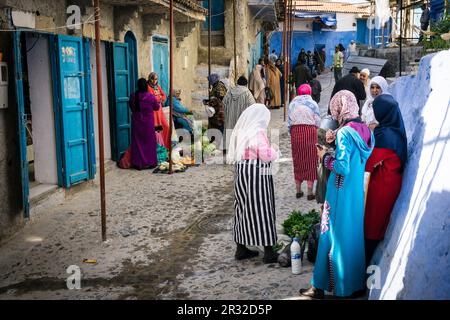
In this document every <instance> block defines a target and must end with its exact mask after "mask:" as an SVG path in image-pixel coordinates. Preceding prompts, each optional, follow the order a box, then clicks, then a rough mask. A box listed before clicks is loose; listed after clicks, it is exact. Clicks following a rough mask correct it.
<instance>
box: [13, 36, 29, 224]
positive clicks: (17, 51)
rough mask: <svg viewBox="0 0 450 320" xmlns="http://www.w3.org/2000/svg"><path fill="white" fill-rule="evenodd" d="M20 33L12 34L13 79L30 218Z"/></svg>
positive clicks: (24, 194)
mask: <svg viewBox="0 0 450 320" xmlns="http://www.w3.org/2000/svg"><path fill="white" fill-rule="evenodd" d="M21 35H22V33H21V32H20V31H17V32H14V33H13V46H14V50H13V51H14V78H15V82H16V83H15V85H16V92H15V93H16V101H17V111H18V131H19V132H18V133H19V146H20V150H19V154H20V173H21V182H22V208H23V215H24V217H25V218H29V217H30V203H29V194H30V189H29V180H28V179H29V177H28V159H27V136H26V121H27V118H26V115H25V104H24V95H23V70H22V46H21V41H20V38H21Z"/></svg>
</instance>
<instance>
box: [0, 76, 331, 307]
mask: <svg viewBox="0 0 450 320" xmlns="http://www.w3.org/2000/svg"><path fill="white" fill-rule="evenodd" d="M327 76H328V77H329V75H324V76H323V77H324V80H322V81H323V83H322V85H323V86H324V87H325V88H326V86H327V83H326V81H327V79H326V77H327ZM331 81H332V80H331ZM331 89H332V87H331ZM331 89H329V88H328V89H327V90H328V91H331ZM327 90H325V92H324V94H323V97H322V103H321V109H322V111H323V109H324V108H326V103H327V102H328V98H327V97H326V96H327V95H328V96H329V92H328V91H327ZM327 92H328V93H327ZM322 105H323V106H322ZM324 106H325V107H324ZM325 112H326V109H325ZM272 115H273V117H272V123H271V127H272V128H275V129H279V130H280V149H281V151H282V154H283V159H282V161H281V162H280V164H279V172H278V173H277V174H276V175H275V193H276V209H277V211H276V214H277V223H278V230H279V232H281V227H280V224H281V223H282V221H283V220H284V219H285V218H286V217H287V216H288V214H289V213H290V212H291V211H292V210H301V211H303V212H307V211H309V210H311V209H316V210H318V209H319V207H318V205H317V203H316V202H315V201H306V199H305V198H302V199H296V198H295V183H294V179H293V168H292V159H291V153H290V139H289V135H288V133H287V128H286V125H285V123H283V110H273V111H272ZM303 187H304V188H306V186H303ZM304 191H306V190H304ZM233 201H234V195H233V171H232V168H231V167H229V166H225V165H220V164H214V165H202V166H200V167H194V168H190V169H189V170H188V171H186V172H185V173H180V174H175V175H172V176H169V175H161V174H153V173H152V172H150V171H141V172H139V171H134V170H119V169H113V170H112V171H111V172H109V173H108V175H107V211H108V218H107V221H108V241H107V242H106V243H103V242H102V241H101V231H100V210H99V191H98V187H97V186H95V187H90V188H86V189H85V190H84V191H81V192H79V193H77V194H75V195H73V196H71V197H70V198H69V199H67V200H66V201H65V203H64V204H63V205H57V206H52V207H51V208H50V209H46V210H41V211H40V212H37V214H36V215H35V217H33V219H32V220H31V221H30V222H29V223H28V224H27V225H26V226H25V228H24V229H23V230H22V231H20V232H19V233H18V234H16V235H15V236H14V237H13V238H11V239H10V240H8V241H7V242H6V243H3V244H2V245H1V246H0V256H1V260H0V299H285V298H290V297H294V296H296V295H297V292H298V289H299V288H301V287H305V286H308V283H309V281H310V279H311V271H312V265H311V264H310V263H308V262H307V261H305V262H304V269H303V273H302V274H300V275H292V273H291V270H290V268H281V267H280V266H279V265H278V264H271V265H264V264H263V263H262V254H261V255H260V256H259V257H257V258H254V259H251V260H248V261H244V262H237V261H235V260H234V258H233V256H234V250H235V246H234V243H233V241H232V233H231V226H232V219H233ZM84 259H95V260H96V261H97V264H88V263H83V260H84ZM71 265H75V266H79V267H80V268H81V273H82V279H81V289H80V290H68V289H67V283H66V279H67V277H68V276H69V274H68V273H67V268H68V267H69V266H71Z"/></svg>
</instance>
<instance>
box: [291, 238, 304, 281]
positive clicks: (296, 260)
mask: <svg viewBox="0 0 450 320" xmlns="http://www.w3.org/2000/svg"><path fill="white" fill-rule="evenodd" d="M300 254H301V248H300V243H299V242H298V238H294V241H292V244H291V266H292V274H300V273H302V259H301V256H300Z"/></svg>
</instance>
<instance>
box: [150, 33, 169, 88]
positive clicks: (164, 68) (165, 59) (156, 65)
mask: <svg viewBox="0 0 450 320" xmlns="http://www.w3.org/2000/svg"><path fill="white" fill-rule="evenodd" d="M153 71H154V72H156V73H157V74H158V77H159V78H158V79H159V85H160V86H161V88H162V89H163V91H164V93H165V94H166V95H167V96H169V46H168V40H167V38H163V37H153Z"/></svg>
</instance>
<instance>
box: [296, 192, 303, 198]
mask: <svg viewBox="0 0 450 320" xmlns="http://www.w3.org/2000/svg"><path fill="white" fill-rule="evenodd" d="M304 195H305V194H304V193H303V192H302V191H301V192H299V193H297V194H296V197H297V199H300V198H301V197H303V196H304Z"/></svg>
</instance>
